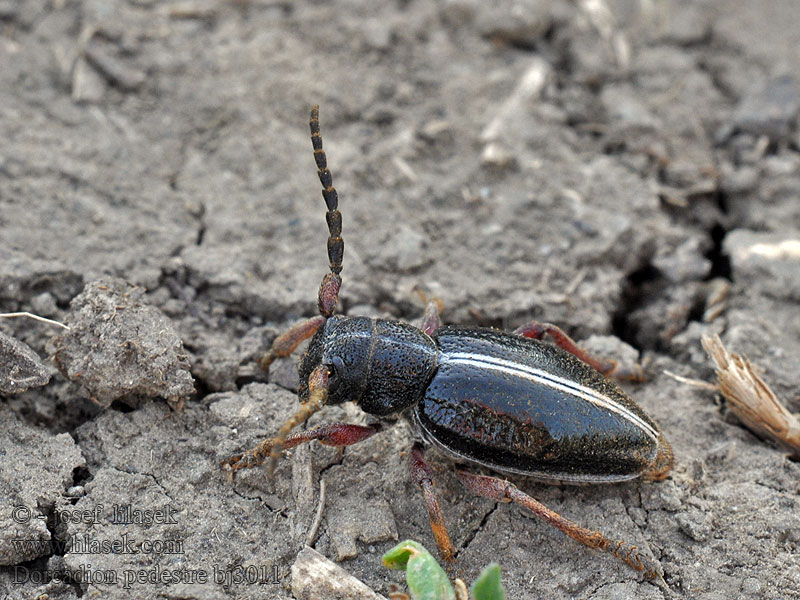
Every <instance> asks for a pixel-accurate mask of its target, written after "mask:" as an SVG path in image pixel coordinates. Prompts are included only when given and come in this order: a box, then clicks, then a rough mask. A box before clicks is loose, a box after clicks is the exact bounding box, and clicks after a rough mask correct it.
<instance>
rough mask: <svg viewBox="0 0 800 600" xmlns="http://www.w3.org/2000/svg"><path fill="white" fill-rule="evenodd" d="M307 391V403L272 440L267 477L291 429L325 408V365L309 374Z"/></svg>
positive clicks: (273, 470) (326, 372)
mask: <svg viewBox="0 0 800 600" xmlns="http://www.w3.org/2000/svg"><path fill="white" fill-rule="evenodd" d="M308 389H309V394H308V401H307V402H304V403H303V404H302V405H301V406H300V409H299V410H298V411H297V412H296V413H294V414H293V415H292V416H291V417H289V418H288V419H287V420H286V422H285V423H284V424H283V425H282V426H281V428H280V429H279V430H278V433H277V434H276V435H275V437H274V438H273V439H272V448H271V449H270V452H269V464H268V465H267V475H268V476H269V477H272V474H273V473H274V472H275V467H276V466H277V465H278V459H279V458H280V456H281V451H282V450H283V444H284V442H285V441H286V437H287V436H288V435H289V434H290V433H291V431H292V429H294V428H295V427H297V426H298V425H300V423H303V422H305V421H307V420H308V419H309V418H310V417H311V415H313V414H314V413H315V412H317V411H318V410H319V409H321V408H322V407H323V406H325V402H327V400H328V368H327V367H326V366H325V365H319V366H318V367H317V368H316V369H314V370H313V371H312V372H311V375H309V377H308Z"/></svg>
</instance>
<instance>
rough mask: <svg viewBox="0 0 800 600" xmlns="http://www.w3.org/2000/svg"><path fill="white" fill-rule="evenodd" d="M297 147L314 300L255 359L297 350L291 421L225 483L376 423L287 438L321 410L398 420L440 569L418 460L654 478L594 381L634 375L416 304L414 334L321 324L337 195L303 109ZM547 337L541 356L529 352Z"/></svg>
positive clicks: (515, 493) (660, 464) (657, 460)
mask: <svg viewBox="0 0 800 600" xmlns="http://www.w3.org/2000/svg"><path fill="white" fill-rule="evenodd" d="M310 126H311V141H312V143H313V146H314V158H315V160H316V163H317V170H318V174H319V179H320V182H321V183H322V188H323V190H322V196H323V198H324V199H325V204H326V205H327V208H328V211H327V213H326V215H325V216H326V219H327V222H328V260H329V263H330V272H329V273H327V274H326V275H325V277H324V278H323V280H322V284H321V285H320V289H319V299H318V305H319V312H320V314H319V316H316V317H312V318H310V319H308V320H306V321H303V322H301V323H298V324H297V325H295V326H293V327H292V328H291V329H289V330H288V331H287V332H286V333H284V334H282V335H280V336H278V337H277V338H276V339H275V341H274V342H273V344H272V347H271V349H270V350H269V351H268V352H267V353H266V354H265V355H264V357H263V358H262V360H261V366H262V367H263V368H264V369H265V370H267V369H269V365H270V364H271V363H272V361H273V360H275V359H276V358H279V357H286V356H289V355H290V354H291V353H292V352H293V351H294V350H295V349H296V348H297V346H298V345H299V344H300V343H301V342H302V341H303V340H306V339H308V338H311V342H310V343H309V346H308V350H307V352H306V354H305V356H304V357H303V358H302V360H301V362H300V368H299V373H300V386H299V390H298V395H299V398H300V401H301V405H300V409H299V410H298V411H297V412H296V413H295V414H294V415H293V416H291V417H290V418H289V419H288V420H287V421H286V422H285V423H284V424H283V426H282V427H281V428H280V429H279V430H278V433H277V435H276V436H275V437H274V438H270V439H267V440H265V441H263V442H261V443H260V444H258V445H257V446H255V447H254V448H252V449H251V450H249V451H247V452H245V453H243V454H239V455H236V456H232V457H230V458H228V459H227V460H225V461H223V463H222V465H223V468H225V469H227V470H229V471H231V472H234V471H236V470H239V469H243V468H249V467H254V466H256V465H259V464H261V463H262V462H264V460H266V459H267V458H269V464H268V473H269V475H270V476H271V475H272V473H273V472H274V469H275V465H276V464H277V461H278V457H279V456H280V454H281V451H282V450H283V449H286V448H292V447H294V446H297V445H298V444H302V443H305V442H309V441H311V440H319V441H320V442H322V443H323V444H326V445H329V446H337V447H344V446H349V445H351V444H355V443H358V442H360V441H362V440H365V439H367V438H368V437H370V436H372V435H374V434H375V433H377V432H378V431H380V429H381V426H380V424H375V425H352V424H347V423H331V424H329V425H322V426H320V427H315V428H313V429H309V430H305V431H298V432H295V433H291V431H292V429H294V428H295V427H296V426H297V425H299V424H301V423H303V422H305V421H306V420H307V419H308V418H309V417H310V416H311V415H312V414H314V413H315V412H317V411H318V410H320V409H322V408H323V407H324V406H326V405H329V404H340V403H342V402H345V401H352V402H355V403H356V404H357V405H358V406H359V407H360V408H361V409H362V410H363V411H365V412H366V413H369V414H371V415H375V416H377V417H383V416H385V415H389V414H391V413H398V412H401V411H407V412H408V413H410V415H411V418H412V420H413V422H414V423H415V424H416V427H417V430H418V432H419V437H420V438H421V440H422V442H419V441H418V442H415V443H414V444H413V446H412V447H411V452H410V453H409V467H410V472H411V477H412V479H413V480H414V481H415V482H416V484H417V485H418V486H419V487H420V488H421V490H422V494H423V497H424V500H425V506H426V508H427V510H428V514H429V517H430V521H431V529H432V530H433V535H434V538H435V539H436V544H437V546H438V548H439V553H440V554H441V555H442V557H443V558H444V559H445V560H448V561H450V560H453V559H454V557H455V550H454V548H453V544H452V543H451V541H450V537H449V535H448V533H447V529H446V528H445V523H444V518H443V516H442V511H441V509H440V508H439V503H438V501H437V499H436V495H435V493H434V487H433V473H432V471H431V469H430V467H429V466H428V465H427V464H426V462H425V457H424V450H425V447H428V446H433V447H435V448H437V449H438V450H440V451H443V452H444V453H445V454H447V455H449V456H450V457H452V458H455V459H456V460H458V461H459V462H461V463H469V464H471V465H474V466H479V467H487V468H489V469H491V470H493V471H496V472H500V473H507V474H514V475H526V476H530V477H533V478H535V479H537V480H539V481H543V482H549V483H573V484H580V483H610V482H618V481H625V480H629V479H636V478H640V477H641V478H644V479H649V480H659V479H664V478H665V477H666V476H667V474H668V473H669V471H670V469H671V467H672V460H673V459H672V451H671V449H670V446H669V444H668V443H667V441H666V440H665V439H664V436H663V435H662V433H661V431H660V430H659V428H658V426H657V425H656V424H655V423H654V422H653V421H652V420H651V419H650V417H648V416H647V415H646V414H645V413H644V411H643V410H642V409H641V408H639V406H638V405H637V404H636V403H634V402H633V401H632V400H631V399H630V398H628V396H627V395H626V394H625V393H624V392H623V391H622V390H621V389H620V388H619V387H618V386H617V385H616V384H614V383H613V382H612V381H610V380H609V379H607V378H606V377H605V375H614V376H618V377H620V376H621V377H627V378H632V379H635V378H638V377H639V376H640V375H641V372H640V371H639V370H638V367H637V368H636V369H630V370H624V369H620V368H619V367H618V365H617V363H616V362H615V361H612V360H598V359H595V358H593V357H592V356H589V355H588V354H587V353H585V352H584V351H583V350H582V349H580V348H579V347H578V346H577V345H576V344H575V343H574V342H573V341H572V340H571V339H570V338H569V337H568V336H567V335H566V334H565V333H564V332H563V331H561V330H560V329H559V328H558V327H555V326H554V325H549V324H544V323H538V322H535V321H532V322H530V323H528V324H527V325H524V326H522V327H520V328H519V329H517V330H516V331H514V332H513V333H506V332H502V331H498V330H495V329H486V328H478V327H458V328H456V327H442V325H441V321H440V318H439V313H440V311H441V302H440V301H438V300H432V301H430V302H429V303H428V304H427V307H426V309H425V314H424V316H423V320H422V325H421V328H420V329H417V328H416V327H413V326H411V325H406V324H404V323H399V322H395V321H388V320H383V319H370V318H366V317H346V316H340V315H335V314H334V309H335V307H336V303H337V300H338V297H339V288H340V286H341V283H342V279H341V276H340V273H341V270H342V258H343V254H344V242H343V240H342V215H341V213H340V212H339V208H338V204H339V200H338V195H337V193H336V190H335V189H334V187H333V179H332V177H331V172H330V171H329V170H328V166H327V158H326V156H325V151H324V150H323V149H322V138H321V137H320V132H319V107H318V106H316V105H315V106H314V107H313V108H312V109H311V122H310ZM545 336H549V337H550V338H552V340H553V342H554V343H555V345H553V344H549V343H545V342H543V341H541V340H542V338H544V337H545ZM456 475H457V476H458V478H459V479H460V480H461V483H462V484H463V485H464V486H465V487H466V488H467V489H469V490H470V491H472V492H473V493H475V494H478V495H480V496H485V497H487V498H491V499H493V500H495V501H501V502H515V503H517V504H519V505H520V506H522V507H524V508H526V509H528V510H529V511H531V512H532V513H533V514H534V515H536V516H537V517H539V518H540V519H542V520H544V521H545V522H547V523H549V524H550V525H553V526H554V527H556V528H557V529H560V530H561V531H562V532H564V533H565V534H567V535H568V536H570V537H571V538H573V539H575V540H577V541H579V542H581V543H582V544H585V545H586V546H589V547H590V548H599V549H601V550H604V551H606V552H609V553H611V554H613V555H614V556H616V557H617V558H619V559H621V560H623V561H625V562H626V563H627V564H629V565H630V566H631V567H633V568H634V569H637V570H639V571H644V572H645V573H646V575H647V576H648V577H655V576H658V575H659V568H658V565H657V564H656V563H654V562H653V561H651V560H650V559H648V558H647V557H646V556H643V555H642V554H641V553H640V552H639V551H638V549H637V548H636V546H632V545H629V544H627V543H626V542H623V541H613V540H610V539H609V538H607V537H605V536H604V535H603V534H601V533H599V532H597V531H592V530H591V529H586V528H584V527H581V526H579V525H577V524H576V523H573V522H572V521H570V520H568V519H566V518H564V517H562V516H561V515H559V514H557V513H556V512H554V511H552V510H550V509H549V508H547V507H546V506H544V505H543V504H541V503H540V502H538V501H537V500H535V499H534V498H532V497H531V496H529V495H528V494H526V493H524V492H522V491H521V490H520V489H519V488H517V486H515V485H514V484H513V483H510V482H508V481H506V480H504V479H501V478H499V477H494V476H490V475H484V474H478V473H475V472H474V471H471V470H467V469H464V468H460V467H459V468H457V469H456Z"/></svg>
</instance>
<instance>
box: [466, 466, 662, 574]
mask: <svg viewBox="0 0 800 600" xmlns="http://www.w3.org/2000/svg"><path fill="white" fill-rule="evenodd" d="M456 474H457V475H458V478H459V479H460V480H461V483H463V484H464V486H465V487H466V488H467V489H468V490H470V491H471V492H473V493H474V494H477V495H479V496H485V497H486V498H491V499H492V500H497V501H499V502H514V503H516V504H519V505H520V506H522V507H524V508H527V509H528V510H529V511H531V512H532V513H533V514H534V515H536V516H537V517H539V518H540V519H542V520H543V521H545V522H546V523H548V524H550V525H552V526H553V527H555V528H556V529H559V530H560V531H562V532H563V533H565V534H567V535H568V536H569V537H571V538H572V539H574V540H576V541H578V542H580V543H581V544H583V545H585V546H588V547H589V548H598V549H600V550H603V551H604V552H608V553H610V554H613V555H614V556H616V557H617V558H619V559H620V560H622V561H624V562H626V563H627V564H628V565H630V566H631V567H633V568H634V569H636V570H637V571H644V574H645V575H646V576H647V577H648V578H651V579H653V578H656V577H659V576H661V568H660V566H659V565H658V564H657V563H656V562H654V561H652V560H651V559H649V558H647V557H645V556H643V555H642V554H640V552H639V549H638V548H637V547H636V546H632V545H630V544H627V543H626V542H623V541H613V540H610V539H608V538H607V537H605V536H604V535H603V534H602V533H600V532H599V531H593V530H591V529H586V528H585V527H581V526H580V525H578V524H577V523H573V522H572V521H570V520H569V519H565V518H564V517H562V516H561V515H559V514H558V513H557V512H555V511H552V510H550V509H549V508H547V507H546V506H545V505H544V504H542V503H541V502H539V501H537V500H535V499H534V498H532V497H530V496H529V495H528V494H526V493H524V492H523V491H521V490H520V489H519V488H518V487H517V486H515V485H514V484H513V483H510V482H508V481H505V480H503V479H500V478H499V477H491V476H489V475H478V474H476V473H470V472H468V471H463V470H461V469H456Z"/></svg>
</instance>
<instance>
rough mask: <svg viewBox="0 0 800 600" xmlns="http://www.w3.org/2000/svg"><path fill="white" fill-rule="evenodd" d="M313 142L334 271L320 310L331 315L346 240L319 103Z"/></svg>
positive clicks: (321, 297) (314, 116)
mask: <svg viewBox="0 0 800 600" xmlns="http://www.w3.org/2000/svg"><path fill="white" fill-rule="evenodd" d="M309 126H310V127H311V143H312V144H313V145H314V161H315V162H316V163H317V174H318V175H319V181H320V183H321V184H322V197H323V198H324V199H325V205H326V206H327V207H328V212H327V213H325V220H326V221H327V222H328V263H329V265H330V269H331V272H330V273H328V274H327V275H325V277H324V279H323V280H322V285H321V286H320V288H319V312H320V314H322V316H324V317H326V318H327V317H330V316H331V315H332V314H333V309H334V308H335V307H336V302H337V301H338V299H339V287H340V286H341V285H342V278H341V277H340V276H339V273H341V272H342V259H343V257H344V240H343V239H342V213H340V212H339V195H338V194H337V193H336V188H334V187H333V176H332V175H331V172H330V170H329V169H328V159H327V157H326V156H325V150H323V149H322V136H321V135H320V133H319V105H318V104H315V105H314V106H312V107H311V121H310V122H309Z"/></svg>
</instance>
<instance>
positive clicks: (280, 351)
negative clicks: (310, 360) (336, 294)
mask: <svg viewBox="0 0 800 600" xmlns="http://www.w3.org/2000/svg"><path fill="white" fill-rule="evenodd" d="M323 323H325V317H321V316H320V317H311V318H310V319H308V320H307V321H301V322H300V323H297V324H295V325H293V326H292V327H291V328H290V329H289V330H288V331H285V332H283V333H282V334H281V335H279V336H278V337H276V338H275V340H274V341H273V342H272V347H271V348H270V349H269V351H268V352H267V353H266V354H264V356H262V357H261V360H260V361H259V364H260V365H261V368H262V369H264V370H265V371H267V370H269V366H270V365H271V364H272V361H274V360H275V359H276V358H286V357H287V356H289V355H290V354H291V353H292V352H294V351H295V350H296V349H297V347H298V346H299V345H300V343H301V342H303V340H307V339H308V338H310V337H311V336H313V335H314V334H315V333H316V332H317V329H319V328H320V326H321V325H322V324H323Z"/></svg>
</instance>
